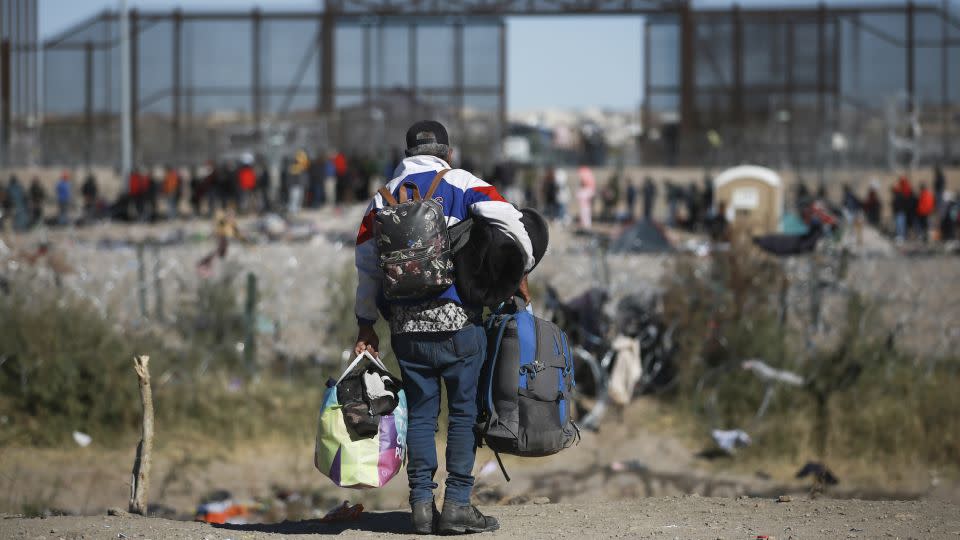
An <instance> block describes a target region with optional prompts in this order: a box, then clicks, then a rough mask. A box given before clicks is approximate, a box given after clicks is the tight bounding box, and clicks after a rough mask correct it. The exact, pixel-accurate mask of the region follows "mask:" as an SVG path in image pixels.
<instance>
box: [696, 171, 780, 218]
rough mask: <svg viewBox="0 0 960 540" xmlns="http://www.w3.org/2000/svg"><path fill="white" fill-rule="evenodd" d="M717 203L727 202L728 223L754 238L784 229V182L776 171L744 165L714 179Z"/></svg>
mask: <svg viewBox="0 0 960 540" xmlns="http://www.w3.org/2000/svg"><path fill="white" fill-rule="evenodd" d="M713 188H714V192H715V193H716V201H717V204H718V205H719V204H720V203H723V205H724V207H725V213H726V218H727V221H728V222H730V224H731V225H733V227H734V228H735V229H738V230H741V231H745V232H747V233H748V234H750V235H758V234H769V233H773V232H777V231H778V230H779V228H780V216H781V214H782V213H783V181H782V180H781V179H780V175H778V174H777V173H776V172H774V171H772V170H770V169H767V168H764V167H757V166H754V165H742V166H740V167H734V168H732V169H727V170H726V171H724V172H722V173H721V174H720V175H719V176H717V177H716V178H715V179H714V180H713Z"/></svg>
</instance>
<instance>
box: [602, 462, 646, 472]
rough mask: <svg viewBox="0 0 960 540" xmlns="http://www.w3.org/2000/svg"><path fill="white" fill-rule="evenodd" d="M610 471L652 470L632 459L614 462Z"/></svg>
mask: <svg viewBox="0 0 960 540" xmlns="http://www.w3.org/2000/svg"><path fill="white" fill-rule="evenodd" d="M609 466H610V470H611V471H613V472H640V473H642V472H647V471H649V470H650V468H649V467H647V466H646V465H644V464H643V463H641V462H640V461H637V460H635V459H631V460H629V461H614V462H613V463H611V464H610V465H609Z"/></svg>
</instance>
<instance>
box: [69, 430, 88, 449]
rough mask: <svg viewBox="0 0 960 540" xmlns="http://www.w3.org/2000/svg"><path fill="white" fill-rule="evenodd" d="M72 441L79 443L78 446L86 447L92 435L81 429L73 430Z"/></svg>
mask: <svg viewBox="0 0 960 540" xmlns="http://www.w3.org/2000/svg"><path fill="white" fill-rule="evenodd" d="M73 441H74V442H75V443H77V444H78V445H80V448H86V447H88V446H90V443H92V442H93V437H91V436H89V435H87V434H86V433H83V432H82V431H74V432H73Z"/></svg>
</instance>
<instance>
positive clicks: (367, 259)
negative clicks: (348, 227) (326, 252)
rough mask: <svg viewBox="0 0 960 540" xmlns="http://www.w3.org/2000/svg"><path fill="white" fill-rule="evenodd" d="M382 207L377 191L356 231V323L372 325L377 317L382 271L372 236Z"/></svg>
mask: <svg viewBox="0 0 960 540" xmlns="http://www.w3.org/2000/svg"><path fill="white" fill-rule="evenodd" d="M380 208H383V199H382V198H381V197H380V194H379V193H378V194H377V195H376V196H375V197H374V198H373V201H371V202H370V205H369V206H368V207H367V211H366V213H365V214H364V215H363V221H361V222H360V231H359V232H358V233H357V249H356V254H355V262H356V265H357V300H356V301H357V304H356V307H355V308H354V310H355V312H356V315H357V324H359V325H361V326H363V325H370V326H373V324H374V323H375V322H377V319H378V318H379V312H378V311H377V297H378V296H379V295H380V282H381V280H383V272H381V271H380V263H379V259H380V251H379V249H377V242H376V241H375V240H374V238H373V225H374V223H373V222H374V219H376V213H377V210H379V209H380Z"/></svg>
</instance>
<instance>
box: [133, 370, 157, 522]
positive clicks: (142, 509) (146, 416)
mask: <svg viewBox="0 0 960 540" xmlns="http://www.w3.org/2000/svg"><path fill="white" fill-rule="evenodd" d="M149 362H150V357H149V356H138V357H136V358H134V359H133V367H134V369H136V370H137V379H138V381H139V382H140V402H141V404H142V405H143V425H142V426H141V436H140V444H138V445H137V457H136V460H135V461H134V462H133V480H132V482H131V484H130V513H132V514H140V515H142V516H145V515H147V490H148V489H149V488H150V452H151V450H153V392H152V391H151V390H150V369H149V368H148V364H149Z"/></svg>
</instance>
